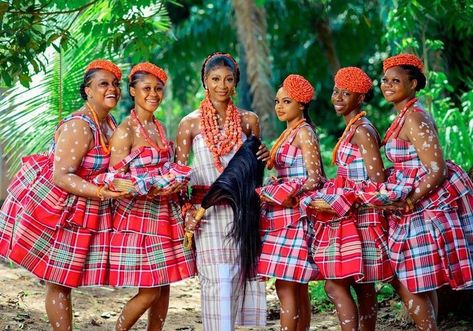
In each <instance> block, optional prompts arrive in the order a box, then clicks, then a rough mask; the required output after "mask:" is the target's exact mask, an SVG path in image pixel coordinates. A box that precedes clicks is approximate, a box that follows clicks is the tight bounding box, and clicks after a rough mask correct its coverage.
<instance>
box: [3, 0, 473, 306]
mask: <svg viewBox="0 0 473 331" xmlns="http://www.w3.org/2000/svg"><path fill="white" fill-rule="evenodd" d="M255 2H256V4H257V5H258V6H260V7H263V8H264V9H265V11H266V19H267V27H268V30H267V36H266V38H267V40H266V42H267V43H268V45H269V48H270V52H271V56H270V58H259V59H258V60H259V61H269V62H270V63H271V67H272V76H271V77H270V79H271V81H272V85H273V87H274V88H275V89H276V88H277V87H278V86H279V85H280V84H281V81H282V80H283V78H284V77H285V76H286V75H287V74H290V73H299V74H302V75H304V76H305V77H307V78H308V79H309V80H310V81H311V82H312V83H313V84H314V86H315V87H316V91H317V92H316V95H317V96H316V100H315V102H314V103H313V104H312V106H311V109H310V114H311V117H312V118H313V120H314V121H315V123H316V125H317V126H318V131H319V135H320V138H321V149H322V153H323V157H324V164H325V167H326V170H327V173H328V175H329V176H333V175H334V171H335V169H334V168H333V166H331V165H330V158H331V150H332V148H333V146H334V145H335V143H336V140H337V138H338V137H339V136H340V134H341V132H342V131H343V129H344V123H343V121H342V120H341V119H340V118H337V117H336V116H335V114H334V112H333V108H332V106H331V103H330V95H331V91H332V88H333V75H334V70H335V69H336V68H335V67H334V64H335V66H336V64H337V63H338V65H340V66H359V67H361V68H363V69H364V70H365V71H366V72H367V73H368V74H369V75H370V76H371V77H372V78H373V80H374V85H375V98H374V99H373V101H372V102H370V103H369V104H368V105H366V107H365V110H367V111H368V114H369V117H370V119H371V120H372V122H373V123H375V125H376V126H377V128H378V130H379V131H380V133H381V134H382V133H383V132H385V130H386V129H387V127H388V126H389V124H390V122H391V121H392V119H393V118H394V116H395V113H394V112H393V111H392V109H391V108H392V106H391V105H389V104H387V103H386V102H385V101H384V99H383V98H382V95H381V93H380V91H379V79H380V77H381V74H382V72H381V68H382V60H383V59H385V58H386V57H388V56H390V55H393V54H396V53H399V52H413V53H415V54H417V55H419V56H421V57H422V59H423V60H424V63H425V65H426V70H427V75H428V85H427V88H426V89H424V90H423V91H422V92H421V93H419V97H420V99H421V101H422V103H423V104H424V105H425V107H426V109H428V110H429V111H430V112H431V114H432V115H433V117H434V119H435V120H436V123H437V126H438V130H439V137H440V140H441V143H442V146H443V149H444V152H445V155H446V158H449V159H453V160H454V161H455V162H457V163H458V164H459V165H461V166H462V167H463V168H464V169H465V170H469V169H470V168H472V167H473V152H472V150H473V146H472V141H471V137H472V136H473V65H472V62H471V59H472V58H473V54H472V52H473V25H472V24H471V22H472V21H473V1H472V0H448V1H447V0H429V1H427V0H410V1H408V0H379V1H374V0H368V1H364V0H351V1H346V0H286V1H283V0H258V1H255ZM327 45H332V46H333V50H334V52H333V53H332V54H330V53H329V52H328V51H327V47H328V46H327ZM214 51H225V52H230V53H232V54H234V55H235V56H236V58H237V60H239V62H240V65H241V66H242V67H244V65H245V64H244V62H245V61H244V55H245V54H244V51H243V48H242V45H241V44H240V42H239V40H238V38H237V33H236V21H235V14H234V11H233V6H232V2H231V1H230V0H182V1H152V0H57V1H50V0H21V1H20V0H9V1H0V84H1V85H2V87H1V88H0V91H3V93H2V94H1V95H0V145H2V146H3V148H4V151H5V156H6V159H7V161H8V164H9V167H10V170H11V171H12V173H13V172H14V171H15V170H16V169H18V167H19V164H20V159H21V156H23V155H26V154H31V153H34V152H39V151H44V150H46V149H47V147H48V145H49V143H50V141H51V137H52V134H53V132H54V128H55V126H56V125H57V123H58V122H59V121H60V119H62V118H64V116H66V115H67V114H69V113H70V112H72V111H74V110H75V109H77V108H78V107H80V106H81V105H82V101H81V99H80V96H79V92H78V90H79V84H80V82H81V79H82V74H83V70H84V68H85V67H86V65H87V63H88V62H90V61H91V60H93V59H95V58H99V57H106V58H109V59H112V60H114V61H115V62H116V63H118V64H119V65H120V67H121V68H122V69H123V70H124V73H125V75H124V76H125V77H126V73H127V71H128V70H129V68H130V67H131V65H133V64H136V63H138V62H140V61H151V62H154V63H156V64H158V65H160V66H162V67H164V68H165V69H166V70H167V71H168V73H169V76H170V80H169V84H168V86H167V91H166V99H165V101H164V102H163V104H162V105H161V106H160V109H159V111H158V112H157V117H158V118H159V119H160V120H161V121H162V122H163V123H164V124H165V126H166V128H167V130H168V135H169V136H170V137H174V136H175V131H176V127H177V125H178V123H179V120H180V119H181V118H182V117H183V116H185V115H186V114H187V113H189V112H190V111H192V110H193V109H195V108H196V107H198V104H199V102H200V100H201V99H202V98H203V89H202V86H201V82H200V69H201V64H202V62H203V60H204V59H205V57H206V56H207V55H208V54H210V53H212V52H214ZM126 84H127V81H126V79H125V81H124V82H123V83H122V91H123V97H122V101H121V102H120V105H119V107H118V109H117V110H116V111H115V115H116V116H117V118H118V119H119V120H120V119H122V118H123V117H124V116H126V114H127V113H128V111H129V109H130V107H131V106H132V104H131V100H130V99H129V98H128V97H127V91H126V90H127V88H126ZM249 90H250V86H248V84H247V83H245V82H244V81H243V82H242V83H241V84H240V86H239V90H238V104H240V105H241V106H242V107H246V108H248V107H249V106H248V105H249V104H251V103H249V100H251V96H250V94H249ZM272 120H273V121H274V122H277V120H276V117H275V116H274V115H272ZM275 124H276V125H277V127H278V128H279V129H280V130H281V131H282V129H283V123H275ZM278 134H279V132H263V137H264V138H265V139H266V142H267V143H268V144H271V143H272V141H273V140H274V139H275V138H276V137H277V135H278ZM378 288H379V293H380V294H379V295H380V298H378V299H379V300H383V299H384V298H386V297H391V296H392V295H393V291H392V288H390V287H382V286H378ZM310 291H311V294H312V300H313V302H314V304H315V305H316V306H317V307H318V308H319V309H321V310H323V309H328V308H330V304H329V301H328V300H327V297H326V296H325V293H324V290H323V283H321V282H319V283H315V284H313V285H312V286H311V288H310Z"/></svg>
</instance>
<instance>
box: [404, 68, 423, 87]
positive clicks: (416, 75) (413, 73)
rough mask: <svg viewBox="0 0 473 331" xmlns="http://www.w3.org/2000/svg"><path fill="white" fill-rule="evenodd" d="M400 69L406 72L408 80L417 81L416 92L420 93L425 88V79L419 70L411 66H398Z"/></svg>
mask: <svg viewBox="0 0 473 331" xmlns="http://www.w3.org/2000/svg"><path fill="white" fill-rule="evenodd" d="M400 67H401V68H402V69H404V70H405V71H406V73H407V75H408V76H409V79H410V80H413V79H415V80H416V81H417V86H416V91H420V90H422V89H423V88H424V87H425V85H426V81H427V79H426V78H425V75H424V74H423V73H422V71H420V69H419V68H417V67H414V66H411V65H400Z"/></svg>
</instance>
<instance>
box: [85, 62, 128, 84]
mask: <svg viewBox="0 0 473 331" xmlns="http://www.w3.org/2000/svg"><path fill="white" fill-rule="evenodd" d="M92 69H102V70H107V71H109V72H111V73H112V74H113V75H114V76H115V77H116V78H117V79H118V80H120V79H122V71H121V70H120V68H118V66H117V65H116V64H115V63H113V62H111V61H109V60H103V59H99V60H94V61H92V62H90V63H89V65H88V66H87V68H85V72H88V71H90V70H92Z"/></svg>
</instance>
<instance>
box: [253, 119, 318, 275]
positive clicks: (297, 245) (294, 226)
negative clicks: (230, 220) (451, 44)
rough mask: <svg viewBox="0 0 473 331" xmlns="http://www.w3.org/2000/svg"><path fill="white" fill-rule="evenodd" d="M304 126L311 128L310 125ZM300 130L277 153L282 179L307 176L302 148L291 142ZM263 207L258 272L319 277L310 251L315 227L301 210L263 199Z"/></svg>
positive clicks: (305, 194) (301, 196)
mask: <svg viewBox="0 0 473 331" xmlns="http://www.w3.org/2000/svg"><path fill="white" fill-rule="evenodd" d="M302 127H309V128H310V126H309V125H308V124H306V125H303V126H301V128H302ZM299 130H300V129H299ZM299 130H296V131H295V132H293V134H292V135H290V136H289V138H288V139H287V140H286V141H285V142H284V143H283V144H282V145H281V147H280V148H279V150H278V151H277V153H276V159H275V169H276V171H277V173H278V180H279V181H282V182H284V181H289V182H290V181H294V180H296V181H297V180H301V181H303V180H305V179H307V170H306V168H305V164H304V159H303V158H302V151H301V150H300V149H299V148H297V147H294V146H293V145H291V143H292V142H293V140H294V138H295V137H296V134H297V132H298V131H299ZM273 185H274V183H273ZM308 194H309V193H307V192H305V193H302V194H299V195H296V197H297V198H304V197H305V196H307V195H308ZM261 208H262V211H261V214H262V219H261V226H260V228H261V230H262V233H263V236H262V242H263V246H262V251H261V256H260V259H259V263H258V274H259V275H261V276H265V277H276V278H278V279H283V280H287V281H292V282H298V283H308V282H309V281H311V280H317V279H320V275H319V272H318V269H317V266H316V265H315V263H314V261H313V259H312V256H311V254H310V251H309V249H310V247H311V244H312V239H313V229H312V226H311V224H310V222H308V220H307V218H306V217H304V214H303V212H302V210H301V209H300V208H299V207H296V208H286V207H283V206H281V205H277V204H273V203H268V202H262V206H261Z"/></svg>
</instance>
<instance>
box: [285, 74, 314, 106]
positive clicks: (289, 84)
mask: <svg viewBox="0 0 473 331" xmlns="http://www.w3.org/2000/svg"><path fill="white" fill-rule="evenodd" d="M282 87H283V88H284V89H285V90H286V92H287V94H289V96H290V97H291V99H294V100H296V101H297V102H301V103H308V102H309V101H310V100H312V98H313V97H314V87H313V86H312V85H311V84H310V83H309V81H308V80H307V79H305V78H304V77H302V76H301V75H294V74H292V75H289V76H287V77H286V79H285V80H284V82H283V83H282Z"/></svg>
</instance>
